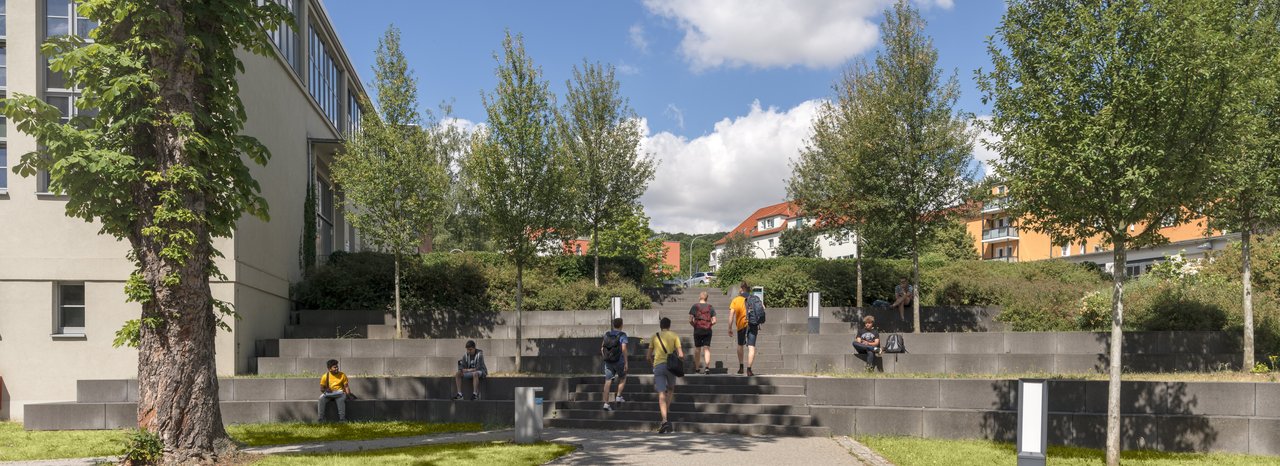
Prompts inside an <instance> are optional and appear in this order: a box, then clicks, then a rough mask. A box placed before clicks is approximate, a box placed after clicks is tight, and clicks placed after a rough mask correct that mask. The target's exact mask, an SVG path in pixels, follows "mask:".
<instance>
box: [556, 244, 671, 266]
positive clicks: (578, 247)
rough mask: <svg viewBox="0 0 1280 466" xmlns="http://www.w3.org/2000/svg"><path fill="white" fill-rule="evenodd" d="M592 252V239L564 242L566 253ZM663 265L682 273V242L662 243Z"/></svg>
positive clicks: (579, 254) (584, 253)
mask: <svg viewBox="0 0 1280 466" xmlns="http://www.w3.org/2000/svg"><path fill="white" fill-rule="evenodd" d="M590 251H591V239H590V238H578V239H572V240H568V241H565V242H564V253H565V254H572V255H575V256H583V255H586V254H588V253H590ZM662 251H663V256H662V264H663V265H668V266H671V271H672V272H680V242H679V241H663V242H662Z"/></svg>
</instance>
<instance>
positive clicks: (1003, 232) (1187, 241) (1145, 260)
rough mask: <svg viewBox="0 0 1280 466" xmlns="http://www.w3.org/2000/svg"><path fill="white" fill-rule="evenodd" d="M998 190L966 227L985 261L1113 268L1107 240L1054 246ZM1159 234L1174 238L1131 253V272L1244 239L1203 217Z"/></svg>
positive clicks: (1128, 259) (1195, 256)
mask: <svg viewBox="0 0 1280 466" xmlns="http://www.w3.org/2000/svg"><path fill="white" fill-rule="evenodd" d="M993 194H995V195H996V196H997V197H996V199H995V200H993V201H991V202H988V203H986V204H984V205H983V206H982V209H981V211H980V212H979V214H978V215H977V217H975V218H972V219H970V220H969V221H968V222H967V223H966V225H965V227H966V229H967V230H968V231H969V234H970V235H972V236H973V238H974V242H975V243H976V244H975V245H976V246H977V250H978V252H979V254H980V255H981V257H982V260H994V261H1004V262H1017V261H1037V260H1045V259H1064V260H1068V261H1071V262H1093V263H1095V264H1098V265H1101V266H1103V267H1104V268H1105V269H1106V270H1108V271H1111V270H1112V268H1113V261H1112V256H1111V248H1110V247H1109V246H1107V245H1104V244H1103V241H1102V238H1100V237H1099V238H1091V239H1090V240H1088V241H1085V242H1077V243H1071V244H1053V241H1051V240H1050V239H1049V236H1048V235H1045V234H1043V233H1036V232H1033V231H1028V230H1020V229H1019V228H1018V222H1017V219H1015V218H1012V217H1010V216H1009V215H1008V214H1007V213H1006V212H1005V205H1006V202H1007V201H1006V199H1008V193H1006V192H1005V187H1004V186H998V187H996V188H994V191H993ZM1130 228H1134V227H1132V226H1131V227H1130ZM1160 233H1161V234H1163V235H1164V236H1165V237H1166V238H1169V242H1168V243H1166V244H1164V245H1161V246H1156V247H1151V248H1143V249H1138V250H1134V251H1130V252H1129V253H1128V254H1127V256H1126V260H1125V272H1126V274H1127V275H1129V276H1136V275H1141V274H1143V273H1145V272H1146V271H1147V270H1150V269H1151V266H1152V265H1155V264H1156V263H1157V262H1160V261H1163V260H1164V258H1165V257H1167V256H1172V255H1176V254H1179V253H1181V254H1183V255H1185V256H1186V257H1187V258H1188V259H1198V258H1203V257H1205V255H1206V254H1207V253H1209V252H1211V251H1215V250H1221V249H1222V248H1224V247H1226V245H1227V243H1228V242H1230V241H1233V240H1237V239H1239V237H1240V235H1239V234H1234V233H1223V232H1219V231H1215V232H1212V233H1210V234H1206V233H1205V229H1204V220H1203V219H1199V220H1195V221H1192V222H1190V223H1186V224H1183V225H1177V226H1169V227H1166V228H1161V229H1160Z"/></svg>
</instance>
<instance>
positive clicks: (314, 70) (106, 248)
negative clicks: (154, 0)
mask: <svg viewBox="0 0 1280 466" xmlns="http://www.w3.org/2000/svg"><path fill="white" fill-rule="evenodd" d="M271 1H276V2H279V3H281V4H283V5H285V6H287V7H288V8H290V9H292V10H293V11H294V13H295V15H296V17H297V18H298V20H297V22H296V24H297V25H298V26H297V27H293V26H290V25H284V27H282V28H281V29H279V30H277V31H275V32H273V33H272V34H271V39H272V41H273V42H274V43H275V44H276V50H275V53H274V54H272V55H270V56H258V55H254V54H250V53H243V52H242V53H241V55H240V58H241V60H243V61H244V68H245V69H244V72H243V74H241V75H240V76H239V78H238V79H239V85H240V93H241V95H240V97H241V99H242V101H243V102H244V107H245V112H246V114H247V116H248V121H247V123H246V126H245V129H244V134H246V135H249V136H253V137H256V138H257V139H258V140H259V141H261V142H262V143H263V144H264V145H265V146H266V147H267V148H268V149H269V150H270V152H271V159H270V162H269V163H268V164H267V165H266V166H265V167H264V166H258V165H255V164H253V163H247V165H248V166H249V167H250V170H251V173H252V175H253V177H254V179H255V180H257V181H258V183H259V184H260V185H261V189H262V192H261V194H262V196H263V197H264V198H266V200H267V203H268V206H269V208H270V218H271V220H270V221H262V220H260V219H257V218H254V217H251V216H245V217H243V218H242V219H241V220H240V222H239V224H238V225H237V226H236V229H235V232H234V234H233V237H231V238H220V239H218V240H216V241H215V247H216V248H217V249H218V250H219V251H220V252H221V253H222V254H223V256H224V257H223V258H220V259H218V260H217V265H218V267H219V268H220V269H221V271H222V272H223V273H224V274H225V275H226V279H225V280H218V281H214V282H213V283H212V284H211V285H212V290H213V297H214V298H216V299H219V300H222V301H226V302H229V303H231V304H232V305H234V307H235V309H236V311H237V312H238V314H239V319H235V320H228V321H227V323H228V324H229V325H231V327H232V331H230V332H221V331H220V332H219V333H218V336H217V342H216V344H217V347H216V359H217V367H218V372H219V374H221V375H233V374H240V373H250V372H253V371H254V370H256V367H254V361H255V356H256V355H257V342H258V341H259V340H261V339H268V338H278V337H280V336H281V334H282V332H283V330H284V326H285V324H286V323H287V320H288V315H289V311H290V310H291V304H290V300H289V286H290V284H292V283H295V282H297V281H298V280H300V279H301V276H302V271H301V267H302V266H301V264H302V263H304V261H303V260H302V258H301V257H299V254H300V253H299V251H301V250H302V248H301V247H300V246H301V242H302V241H311V240H312V239H314V241H315V242H316V251H317V255H318V256H320V257H319V259H321V260H322V259H323V258H324V257H327V256H328V255H329V254H330V253H332V252H333V251H336V250H354V249H357V248H359V241H358V238H357V236H356V234H355V231H354V229H353V228H351V226H350V225H348V224H347V223H346V222H345V221H344V218H343V210H344V209H343V200H342V195H341V193H340V192H338V191H335V190H334V189H333V183H332V181H331V180H330V178H329V170H328V166H329V164H330V163H331V162H332V160H333V157H334V154H335V153H336V152H337V151H338V150H339V148H340V147H341V144H342V141H343V138H344V136H345V135H346V134H347V133H348V132H349V131H352V130H354V129H356V128H358V125H359V121H360V114H361V107H360V106H359V105H358V102H363V101H367V99H366V97H365V95H366V94H365V91H364V88H363V86H362V85H361V83H360V81H359V78H358V76H357V75H356V73H355V72H354V68H353V67H352V65H351V62H350V61H349V60H348V58H347V55H346V53H345V52H344V51H343V48H342V43H341V42H340V41H339V40H338V36H337V34H335V32H334V30H333V27H332V25H331V24H330V21H329V18H328V14H327V13H326V12H325V9H324V7H323V5H322V4H321V2H320V1H319V0H271ZM0 15H3V16H0V36H2V37H0V60H3V63H2V64H0V72H3V74H2V75H0V86H2V87H0V90H2V92H4V93H5V94H6V95H8V94H18V93H21V94H27V95H33V96H38V97H40V98H43V99H44V100H45V101H46V102H48V103H50V104H52V105H54V106H55V107H57V108H59V109H60V110H62V111H63V114H64V115H68V116H69V115H73V114H75V113H76V112H81V111H83V110H80V109H77V108H76V106H75V100H76V98H77V92H76V90H75V89H68V88H67V84H66V82H65V80H64V79H63V78H62V77H61V76H60V75H59V74H58V73H55V72H51V71H50V70H49V69H48V66H47V63H46V62H45V61H44V60H43V58H42V57H41V55H40V53H39V47H40V44H41V43H42V42H43V41H44V40H45V39H46V38H47V37H52V36H56V35H61V34H78V35H81V36H86V37H87V36H88V33H89V31H90V30H91V29H92V28H93V27H95V25H94V24H93V23H92V22H90V21H88V20H86V19H84V18H80V17H78V15H77V13H76V5H75V3H73V2H70V1H68V0H0ZM0 123H3V124H0V131H2V132H0V419H14V420H17V419H21V418H22V413H23V406H24V405H25V404H28V403H39V402H53V401H68V400H74V399H75V393H76V392H75V389H76V380H78V379H120V378H132V377H134V376H136V374H137V353H136V351H135V350H133V349H130V348H114V347H112V341H113V339H114V337H115V332H116V331H117V330H119V329H120V328H121V326H122V325H123V324H124V322H125V321H126V320H128V319H131V318H137V317H138V315H139V313H140V306H138V305H137V304H136V303H128V302H126V301H125V295H124V282H125V279H126V278H127V277H128V276H129V274H130V273H131V272H132V269H133V265H132V264H131V263H130V262H129V261H128V260H126V259H125V253H126V252H127V251H128V244H127V242H125V241H119V240H117V239H115V238H113V237H109V236H103V235H99V234H98V230H99V226H98V225H94V224H91V223H86V222H84V221H82V220H79V219H74V218H69V217H67V216H66V215H64V212H65V206H66V202H67V199H66V197H65V196H61V195H59V194H58V193H53V192H50V190H49V189H48V177H47V176H45V175H44V174H41V176H36V177H19V176H16V175H14V174H13V172H12V170H11V168H12V165H13V164H14V162H15V159H16V158H17V155H18V154H25V153H28V152H31V151H33V150H35V149H36V141H35V140H34V139H33V138H32V137H30V136H28V135H25V134H22V133H19V132H17V131H16V129H15V128H12V127H8V126H9V122H0ZM309 189H314V190H315V191H314V195H315V199H316V218H315V225H316V231H315V232H314V234H309V233H307V232H304V228H305V226H306V225H307V222H306V220H307V219H305V218H304V216H305V214H304V212H305V211H306V209H305V203H306V199H307V193H308V190H309Z"/></svg>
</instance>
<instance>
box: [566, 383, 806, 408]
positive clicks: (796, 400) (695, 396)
mask: <svg viewBox="0 0 1280 466" xmlns="http://www.w3.org/2000/svg"><path fill="white" fill-rule="evenodd" d="M675 394H676V395H675V396H676V397H675V402H676V403H726V404H751V403H761V404H770V405H796V406H803V405H805V403H806V402H807V398H805V397H804V396H803V395H751V394H723V393H690V392H685V391H682V390H681V385H680V384H679V383H677V384H676V388H675ZM624 398H626V399H627V400H628V402H630V401H644V402H650V401H653V402H656V401H658V394H657V393H654V392H648V393H644V392H639V393H633V394H630V395H625V394H624ZM599 399H600V393H598V392H597V393H583V392H574V393H570V394H569V397H568V400H569V401H598V400H599Z"/></svg>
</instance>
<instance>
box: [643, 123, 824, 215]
mask: <svg viewBox="0 0 1280 466" xmlns="http://www.w3.org/2000/svg"><path fill="white" fill-rule="evenodd" d="M818 105H819V101H816V100H811V101H807V102H803V103H801V104H800V105H797V106H796V107H794V108H792V109H790V110H786V111H781V110H778V109H776V108H772V107H771V108H767V109H766V108H761V107H760V103H759V102H754V103H752V105H751V109H750V111H749V112H748V113H747V114H746V115H743V116H739V117H736V118H733V119H729V118H725V119H724V120H721V121H720V122H718V123H716V125H715V130H714V131H712V133H711V134H707V135H703V136H700V137H697V138H694V139H687V138H685V137H683V136H677V135H674V134H671V133H668V132H661V133H658V134H648V132H649V129H648V124H647V122H645V124H644V131H645V134H646V136H645V139H644V142H643V144H642V146H643V147H642V150H643V151H645V152H648V153H650V154H653V156H654V158H655V159H657V160H658V161H659V164H658V169H657V173H656V174H655V176H654V179H653V181H652V182H651V183H650V184H649V189H648V191H646V192H645V195H644V196H643V197H641V199H640V201H641V203H642V204H644V206H645V212H646V213H647V214H648V215H649V218H650V219H651V220H650V222H651V226H652V227H653V228H654V229H655V230H658V231H668V232H687V233H708V232H714V231H725V230H728V229H729V228H732V227H734V226H737V224H738V223H739V222H741V221H742V219H744V218H746V217H747V216H748V215H750V214H751V213H752V212H754V211H755V210H756V209H759V208H761V207H764V206H766V205H770V204H776V203H779V202H782V201H783V200H785V198H786V188H785V186H786V179H787V178H788V177H789V176H790V173H791V167H790V160H791V159H792V158H794V157H795V156H796V154H797V153H798V152H799V150H800V148H801V147H802V146H803V145H804V139H805V138H806V137H807V136H808V135H809V132H810V123H811V122H812V120H813V116H814V114H815V113H816V112H817V109H818Z"/></svg>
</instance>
